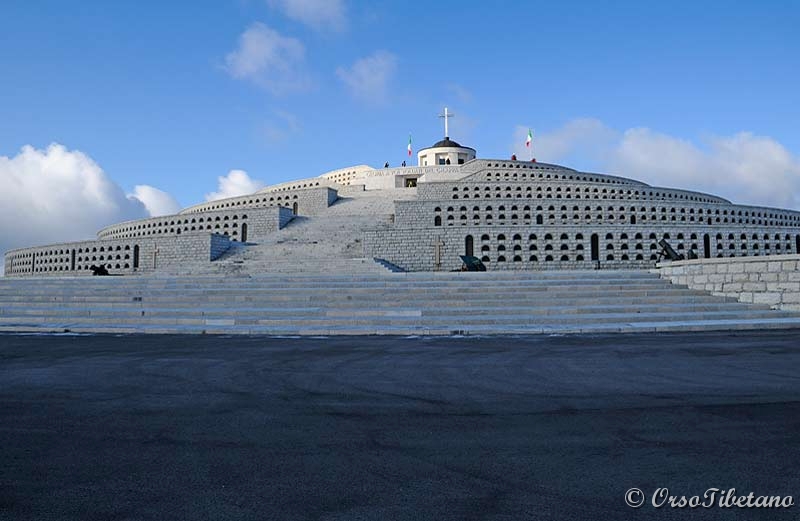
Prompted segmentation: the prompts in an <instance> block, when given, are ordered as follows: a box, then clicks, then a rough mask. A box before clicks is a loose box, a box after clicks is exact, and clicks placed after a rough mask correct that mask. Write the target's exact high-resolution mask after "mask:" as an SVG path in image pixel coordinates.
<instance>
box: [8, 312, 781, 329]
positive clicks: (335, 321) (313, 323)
mask: <svg viewBox="0 0 800 521" xmlns="http://www.w3.org/2000/svg"><path fill="white" fill-rule="evenodd" d="M791 316H792V315H791V314H788V313H775V312H773V311H771V310H764V311H756V310H753V311H750V312H746V313H743V312H742V311H741V310H727V311H703V312H696V313H646V312H643V313H636V314H631V313H587V314H584V315H580V316H579V315H575V314H567V315H558V314H553V315H546V316H536V315H477V316H472V317H464V316H463V315H442V316H433V317H427V316H421V315H420V314H409V315H389V316H386V315H383V316H361V317H307V316H302V317H281V318H264V317H261V316H246V315H244V316H236V317H232V318H219V317H195V318H191V317H163V316H143V317H113V318H102V317H98V318H96V319H92V320H91V323H93V324H95V325H99V326H103V325H108V326H124V325H136V324H142V325H206V326H276V327H277V326H286V327H342V326H358V327H380V326H400V325H405V326H414V327H437V328H441V327H449V326H450V325H458V326H459V327H471V326H483V325H497V326H508V327H518V326H531V325H545V324H547V325H567V324H573V325H575V324H595V323H605V322H622V321H624V322H629V323H637V322H652V321H672V322H675V321H692V320H695V321H696V320H720V319H740V320H742V319H747V320H754V319H767V318H777V317H784V318H790V317H791ZM70 318H71V319H70ZM89 318H90V317H69V318H60V317H48V316H38V317H0V325H9V326H13V325H17V326H26V325H37V324H38V325H43V324H51V325H53V326H57V327H59V328H65V329H70V328H71V325H72V324H74V323H78V324H80V323H87V320H88V319H89Z"/></svg>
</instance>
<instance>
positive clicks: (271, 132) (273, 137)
mask: <svg viewBox="0 0 800 521" xmlns="http://www.w3.org/2000/svg"><path fill="white" fill-rule="evenodd" d="M274 114H275V117H273V118H270V119H269V120H267V122H266V123H265V124H264V125H263V127H262V129H261V134H262V136H263V138H264V140H265V141H266V142H267V143H269V144H277V143H282V142H284V141H286V140H287V139H288V138H289V137H291V136H292V135H293V134H296V133H297V132H300V129H301V126H300V120H299V119H298V118H297V116H295V115H294V114H292V113H291V112H287V111H285V110H276V111H275V112H274Z"/></svg>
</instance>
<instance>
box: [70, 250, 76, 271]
mask: <svg viewBox="0 0 800 521" xmlns="http://www.w3.org/2000/svg"><path fill="white" fill-rule="evenodd" d="M69 269H70V271H75V250H72V253H71V254H70V259H69Z"/></svg>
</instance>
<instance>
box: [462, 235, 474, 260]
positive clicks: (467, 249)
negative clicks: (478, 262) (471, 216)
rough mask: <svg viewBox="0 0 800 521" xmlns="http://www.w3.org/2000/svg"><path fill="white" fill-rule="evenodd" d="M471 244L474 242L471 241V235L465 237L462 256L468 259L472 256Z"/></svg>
mask: <svg viewBox="0 0 800 521" xmlns="http://www.w3.org/2000/svg"><path fill="white" fill-rule="evenodd" d="M473 244H474V241H473V239H472V235H467V237H466V239H464V255H466V256H468V257H472V256H473V254H472V252H473Z"/></svg>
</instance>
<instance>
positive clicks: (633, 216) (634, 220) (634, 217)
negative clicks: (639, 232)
mask: <svg viewBox="0 0 800 521" xmlns="http://www.w3.org/2000/svg"><path fill="white" fill-rule="evenodd" d="M631 224H636V216H635V215H631Z"/></svg>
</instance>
